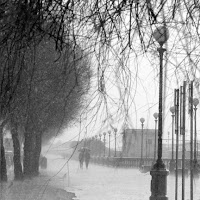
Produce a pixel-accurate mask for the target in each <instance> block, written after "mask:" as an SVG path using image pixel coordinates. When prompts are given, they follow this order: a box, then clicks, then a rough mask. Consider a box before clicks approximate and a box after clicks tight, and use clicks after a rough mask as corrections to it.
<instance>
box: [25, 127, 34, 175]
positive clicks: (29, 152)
mask: <svg viewBox="0 0 200 200" xmlns="http://www.w3.org/2000/svg"><path fill="white" fill-rule="evenodd" d="M33 136H34V135H33V134H31V131H30V129H28V130H26V132H25V141H24V162H23V163H24V177H25V178H30V177H32V175H33V174H32V160H33V149H32V145H33Z"/></svg>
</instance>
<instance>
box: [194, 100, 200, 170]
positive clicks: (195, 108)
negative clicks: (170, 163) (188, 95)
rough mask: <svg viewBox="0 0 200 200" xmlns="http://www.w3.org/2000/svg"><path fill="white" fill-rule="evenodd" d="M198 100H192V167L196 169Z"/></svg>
mask: <svg viewBox="0 0 200 200" xmlns="http://www.w3.org/2000/svg"><path fill="white" fill-rule="evenodd" d="M198 104H199V100H198V99H197V98H194V99H193V105H194V167H197V105H198Z"/></svg>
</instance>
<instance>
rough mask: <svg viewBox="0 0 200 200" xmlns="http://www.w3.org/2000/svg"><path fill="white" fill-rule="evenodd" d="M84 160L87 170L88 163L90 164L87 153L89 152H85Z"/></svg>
mask: <svg viewBox="0 0 200 200" xmlns="http://www.w3.org/2000/svg"><path fill="white" fill-rule="evenodd" d="M84 160H85V166H86V168H87V169H88V165H89V162H90V152H89V150H85V152H84Z"/></svg>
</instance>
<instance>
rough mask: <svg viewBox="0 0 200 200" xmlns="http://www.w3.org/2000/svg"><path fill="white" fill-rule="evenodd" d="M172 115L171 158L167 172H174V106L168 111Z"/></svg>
mask: <svg viewBox="0 0 200 200" xmlns="http://www.w3.org/2000/svg"><path fill="white" fill-rule="evenodd" d="M169 110H170V112H171V113H172V157H171V160H170V164H169V171H170V172H171V171H174V168H175V161H174V117H175V106H172V107H171V108H170V109H169Z"/></svg>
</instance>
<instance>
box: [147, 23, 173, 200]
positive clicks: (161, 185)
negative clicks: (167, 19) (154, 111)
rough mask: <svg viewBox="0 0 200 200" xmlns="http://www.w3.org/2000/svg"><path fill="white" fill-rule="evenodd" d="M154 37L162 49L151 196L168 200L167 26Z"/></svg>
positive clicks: (157, 199) (159, 199)
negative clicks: (164, 152) (165, 132)
mask: <svg viewBox="0 0 200 200" xmlns="http://www.w3.org/2000/svg"><path fill="white" fill-rule="evenodd" d="M153 37H154V38H155V40H156V41H157V42H158V43H159V45H160V47H159V48H158V49H157V50H158V53H159V57H160V69H159V71H160V74H159V117H158V159H157V160H156V163H155V164H154V165H153V167H152V169H151V171H150V174H151V176H152V180H151V196H150V198H149V199H150V200H167V199H168V198H167V197H166V193H167V175H168V174H169V172H168V171H167V170H166V167H165V164H164V162H163V160H162V135H163V133H162V132H163V126H162V107H163V103H162V101H163V99H162V95H163V54H164V52H165V51H166V49H165V48H163V44H164V43H165V42H166V41H167V40H168V38H169V31H168V29H167V27H166V26H161V27H158V28H157V29H156V30H155V31H154V32H153Z"/></svg>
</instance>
